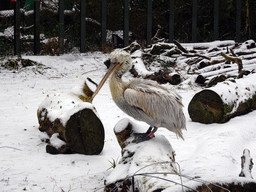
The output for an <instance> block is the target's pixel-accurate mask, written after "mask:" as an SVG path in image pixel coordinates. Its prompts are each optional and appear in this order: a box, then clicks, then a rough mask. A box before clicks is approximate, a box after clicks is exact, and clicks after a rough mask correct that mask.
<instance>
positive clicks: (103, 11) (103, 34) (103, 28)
mask: <svg viewBox="0 0 256 192" xmlns="http://www.w3.org/2000/svg"><path fill="white" fill-rule="evenodd" d="M106 36H107V0H102V1H101V46H102V48H103V47H105V46H106Z"/></svg>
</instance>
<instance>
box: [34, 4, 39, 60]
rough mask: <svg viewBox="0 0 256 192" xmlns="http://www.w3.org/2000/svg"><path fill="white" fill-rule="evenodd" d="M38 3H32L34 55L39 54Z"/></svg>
mask: <svg viewBox="0 0 256 192" xmlns="http://www.w3.org/2000/svg"><path fill="white" fill-rule="evenodd" d="M39 14H40V2H39V1H38V0H35V2H34V54H35V55H37V54H39V53H40V22H39Z"/></svg>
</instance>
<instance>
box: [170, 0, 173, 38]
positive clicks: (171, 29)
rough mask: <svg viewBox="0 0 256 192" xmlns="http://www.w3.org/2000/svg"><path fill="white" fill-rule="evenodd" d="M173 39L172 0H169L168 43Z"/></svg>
mask: <svg viewBox="0 0 256 192" xmlns="http://www.w3.org/2000/svg"><path fill="white" fill-rule="evenodd" d="M173 39H174V0H170V10H169V43H172V42H173Z"/></svg>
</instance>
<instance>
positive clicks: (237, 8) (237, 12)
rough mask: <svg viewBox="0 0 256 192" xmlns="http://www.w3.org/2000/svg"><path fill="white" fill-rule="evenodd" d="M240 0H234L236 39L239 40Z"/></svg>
mask: <svg viewBox="0 0 256 192" xmlns="http://www.w3.org/2000/svg"><path fill="white" fill-rule="evenodd" d="M241 6H242V3H241V0H236V41H237V42H240V41H241Z"/></svg>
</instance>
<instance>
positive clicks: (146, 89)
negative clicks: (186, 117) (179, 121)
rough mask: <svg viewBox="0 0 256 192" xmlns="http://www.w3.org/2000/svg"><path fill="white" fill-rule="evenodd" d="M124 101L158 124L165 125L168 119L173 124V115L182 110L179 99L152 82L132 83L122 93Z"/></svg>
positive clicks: (137, 81) (136, 81)
mask: <svg viewBox="0 0 256 192" xmlns="http://www.w3.org/2000/svg"><path fill="white" fill-rule="evenodd" d="M124 99H125V101H126V102H127V103H128V104H129V105H131V106H134V107H137V108H139V109H141V110H143V111H144V112H145V114H147V115H148V116H149V117H151V118H152V119H153V120H155V121H158V122H163V121H165V122H166V123H167V119H170V118H171V120H173V122H175V119H176V117H175V114H179V113H180V110H182V109H181V108H182V103H181V97H180V96H179V95H177V94H175V93H172V92H169V91H168V90H167V89H166V88H164V87H162V86H160V85H159V84H157V83H155V82H154V81H145V80H143V81H140V80H135V81H132V82H131V83H130V84H129V86H128V87H127V88H126V90H125V91H124Z"/></svg>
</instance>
